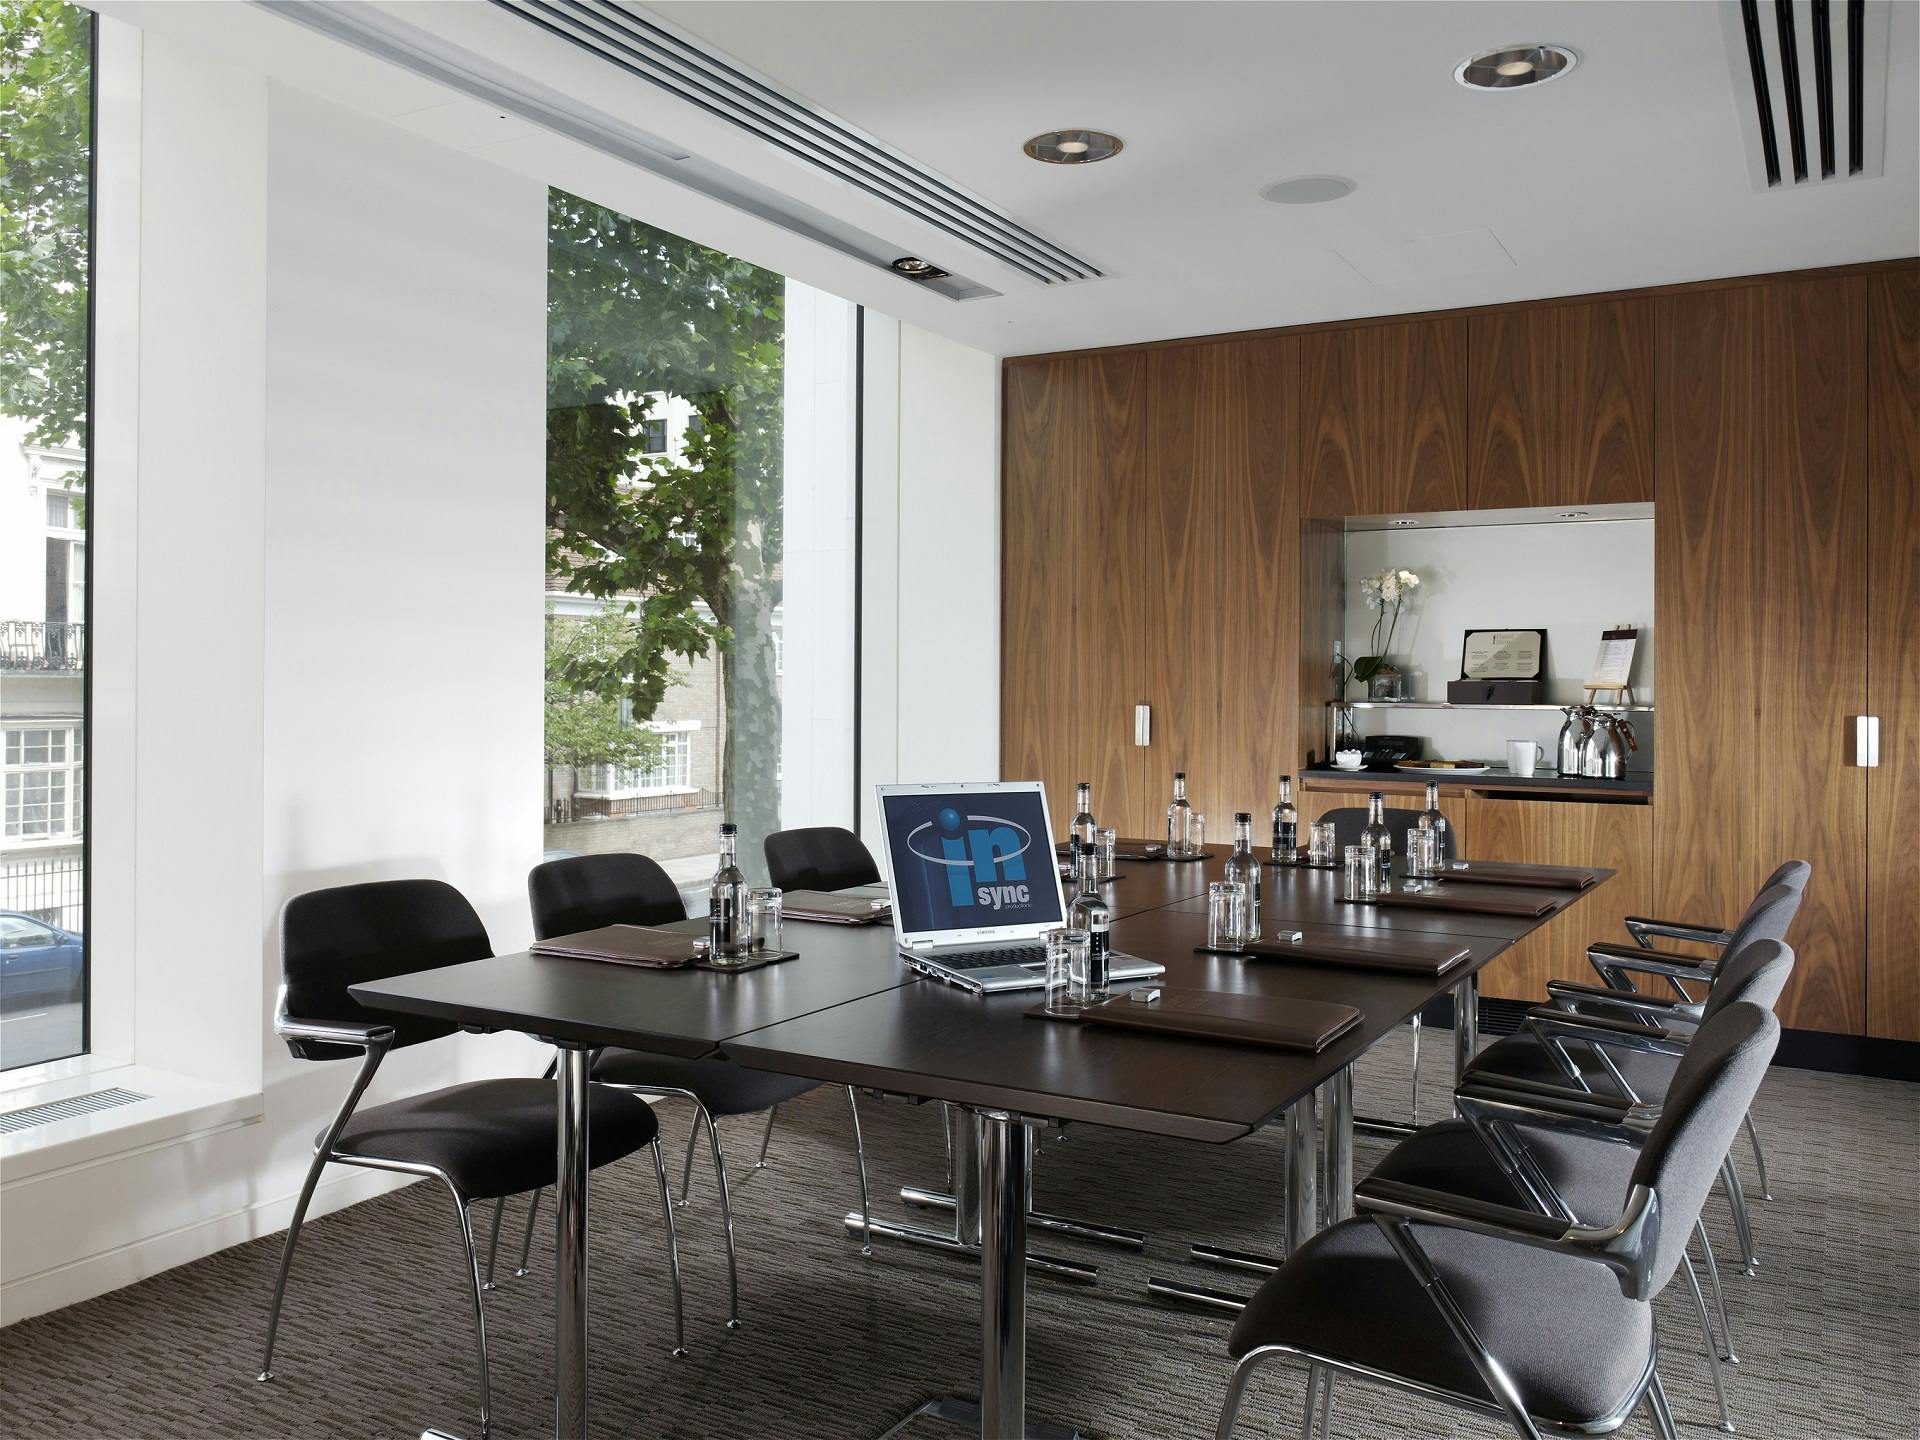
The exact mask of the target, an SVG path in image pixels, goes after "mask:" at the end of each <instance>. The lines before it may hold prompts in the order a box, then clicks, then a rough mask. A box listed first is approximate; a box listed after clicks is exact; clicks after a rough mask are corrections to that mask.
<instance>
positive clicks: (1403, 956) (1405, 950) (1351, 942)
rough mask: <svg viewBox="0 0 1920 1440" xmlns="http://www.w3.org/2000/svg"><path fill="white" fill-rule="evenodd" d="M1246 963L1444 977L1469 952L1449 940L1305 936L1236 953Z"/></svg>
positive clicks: (1267, 942)
mask: <svg viewBox="0 0 1920 1440" xmlns="http://www.w3.org/2000/svg"><path fill="white" fill-rule="evenodd" d="M1240 953H1241V954H1243V955H1245V956H1246V957H1247V958H1248V959H1249V960H1282V961H1290V962H1298V963H1302V964H1308V965H1345V966H1349V967H1351V968H1352V969H1355V970H1391V971H1394V972H1397V973H1400V974H1407V975H1435V976H1438V975H1444V974H1446V973H1447V971H1449V970H1451V969H1452V968H1453V967H1454V966H1456V965H1458V964H1459V963H1460V962H1461V961H1462V960H1465V959H1467V958H1468V957H1470V956H1471V955H1472V954H1473V951H1472V950H1471V949H1469V948H1468V947H1467V946H1465V945H1456V944H1454V943H1453V942H1452V941H1450V940H1409V939H1407V938H1405V937H1404V936H1395V937H1388V936H1384V935H1383V936H1378V937H1376V936H1371V935H1337V936H1312V935H1309V936H1307V937H1305V938H1304V939H1302V940H1300V941H1299V942H1298V943H1295V944H1282V943H1281V942H1280V941H1277V940H1256V941H1255V942H1254V943H1253V944H1251V945H1249V946H1247V948H1246V949H1245V950H1243V951H1241V952H1240Z"/></svg>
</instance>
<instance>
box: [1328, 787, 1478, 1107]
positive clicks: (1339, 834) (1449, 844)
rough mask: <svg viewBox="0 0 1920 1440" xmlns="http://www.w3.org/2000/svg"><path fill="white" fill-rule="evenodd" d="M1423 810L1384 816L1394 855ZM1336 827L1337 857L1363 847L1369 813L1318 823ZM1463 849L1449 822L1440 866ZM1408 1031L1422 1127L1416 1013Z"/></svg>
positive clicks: (1346, 809) (1342, 813) (1352, 812)
mask: <svg viewBox="0 0 1920 1440" xmlns="http://www.w3.org/2000/svg"><path fill="white" fill-rule="evenodd" d="M1424 813H1425V812H1424V811H1420V810H1403V809H1394V808H1392V807H1389V808H1388V809H1387V810H1386V811H1385V814H1384V816H1383V823H1384V824H1385V825H1386V827H1387V833H1388V834H1389V835H1391V836H1393V853H1394V854H1396V855H1404V854H1406V853H1407V832H1408V831H1409V830H1411V829H1413V828H1414V826H1416V825H1418V824H1419V823H1420V817H1421V815H1422V814H1424ZM1328 822H1331V823H1332V825H1333V843H1334V848H1335V853H1336V854H1337V853H1338V852H1339V851H1341V850H1343V849H1345V847H1347V846H1348V845H1358V844H1359V843H1360V832H1361V831H1362V830H1364V829H1366V828H1367V812H1366V808H1365V807H1364V806H1355V805H1344V806H1342V807H1341V808H1340V809H1338V810H1329V811H1327V812H1326V813H1325V814H1324V815H1322V816H1321V817H1320V821H1319V823H1321V824H1326V823H1328ZM1460 848H1461V839H1460V830H1459V827H1458V826H1456V825H1454V824H1453V823H1452V822H1449V823H1448V825H1447V831H1446V837H1445V839H1444V840H1443V842H1442V843H1441V846H1440V863H1441V864H1443V865H1444V864H1448V863H1450V862H1451V861H1452V860H1453V859H1454V857H1456V856H1457V855H1459V853H1460ZM1407 1028H1408V1029H1409V1030H1411V1031H1412V1032H1413V1098H1412V1107H1411V1116H1412V1120H1413V1123H1414V1124H1415V1125H1418V1124H1419V1123H1420V1031H1421V1029H1422V1024H1421V1020H1420V1016H1419V1015H1418V1014H1417V1013H1416V1014H1415V1015H1414V1016H1413V1018H1412V1019H1410V1020H1408V1021H1407Z"/></svg>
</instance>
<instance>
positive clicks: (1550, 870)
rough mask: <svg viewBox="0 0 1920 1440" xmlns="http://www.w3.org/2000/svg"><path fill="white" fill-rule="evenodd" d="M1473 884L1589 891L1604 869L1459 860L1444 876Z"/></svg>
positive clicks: (1444, 877)
mask: <svg viewBox="0 0 1920 1440" xmlns="http://www.w3.org/2000/svg"><path fill="white" fill-rule="evenodd" d="M1441 878H1442V879H1446V880H1463V881H1465V882H1467V883H1468V884H1470V885H1517V886H1520V887H1522V888H1524V889H1531V890H1585V889H1587V888H1588V887H1589V886H1592V885H1597V884H1599V883H1600V872H1599V871H1597V870H1589V869H1587V868H1586V867H1585V866H1582V865H1519V864H1515V863H1513V862H1511V861H1507V860H1456V861H1454V862H1453V864H1452V865H1451V866H1450V867H1449V868H1448V870H1447V872H1446V874H1445V875H1444V876H1442V877H1441Z"/></svg>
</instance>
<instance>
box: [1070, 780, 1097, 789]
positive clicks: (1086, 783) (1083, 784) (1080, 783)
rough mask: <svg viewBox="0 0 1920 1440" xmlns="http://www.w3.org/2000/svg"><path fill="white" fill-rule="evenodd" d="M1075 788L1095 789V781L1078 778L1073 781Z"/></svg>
mask: <svg viewBox="0 0 1920 1440" xmlns="http://www.w3.org/2000/svg"><path fill="white" fill-rule="evenodd" d="M1073 788H1074V789H1076V790H1091V789H1093V782H1092V781H1091V780H1076V781H1074V782H1073Z"/></svg>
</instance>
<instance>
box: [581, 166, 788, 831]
mask: <svg viewBox="0 0 1920 1440" xmlns="http://www.w3.org/2000/svg"><path fill="white" fill-rule="evenodd" d="M548 224H549V237H548V238H549V244H548V256H549V260H548V274H547V390H548V394H547V523H548V526H549V532H548V533H549V537H550V538H549V546H548V568H549V570H550V571H551V572H552V573H554V574H556V575H564V576H566V577H567V579H566V584H567V588H568V589H569V590H572V591H575V592H578V593H582V594H587V595H594V596H598V597H602V598H604V599H608V600H615V599H619V598H620V597H626V601H625V604H626V606H627V609H628V613H629V618H630V620H631V622H632V643H631V644H630V645H629V646H627V647H626V648H625V650H624V652H623V653H622V654H621V655H619V656H618V657H614V658H610V659H609V660H608V661H607V663H606V665H605V667H604V669H603V670H602V677H601V678H602V679H604V680H605V681H607V682H608V683H617V684H619V685H620V686H621V687H623V689H624V693H625V694H626V696H627V697H628V698H629V699H631V701H632V703H633V716H634V718H635V719H636V720H649V719H651V718H653V716H654V714H655V713H656V711H657V710H658V708H659V705H660V702H661V700H662V699H663V698H664V696H665V694H666V690H667V686H668V684H669V683H670V679H671V675H672V668H673V664H674V660H675V659H676V657H678V658H681V659H684V660H687V661H689V662H691V661H693V660H695V659H697V658H699V657H700V656H702V655H704V654H706V653H707V652H708V650H710V649H714V650H717V651H718V652H719V659H720V669H721V683H722V685H723V687H724V693H725V697H726V700H727V716H728V725H727V747H726V753H725V757H724V762H723V773H722V782H721V783H722V789H723V792H724V794H725V797H726V803H727V808H728V811H729V814H730V816H731V818H733V819H734V820H735V821H737V822H738V823H739V824H740V826H741V829H742V832H743V833H744V834H745V835H747V836H753V835H757V834H765V833H766V832H767V831H769V830H771V829H774V828H776V826H777V823H778V807H777V794H778V790H777V775H778V761H779V751H780V707H779V692H778V690H777V688H776V686H775V683H774V659H773V643H772V630H773V609H774V606H775V605H777V604H778V603H779V600H780V582H779V578H778V576H779V563H780V554H781V543H782V529H781V491H782V474H781V440H782V436H781V404H782V400H781V388H782V384H783V362H784V353H783V346H784V340H785V286H784V282H783V280H782V279H781V277H780V276H778V275H775V274H771V273H770V272H768V271H765V270H762V269H760V268H758V267H757V266H753V265H749V264H747V263H746V262H745V261H742V260H736V259H734V258H733V257H731V256H729V255H723V254H721V253H720V252H719V251H716V250H709V249H707V248H706V247H705V246H702V245H696V244H694V243H693V242H692V241H689V240H684V239H682V238H680V237H679V236H677V235H671V234H668V233H667V232H665V231H663V230H656V229H654V228H653V227H651V226H648V225H643V224H642V223H640V222H639V221H637V220H634V219H632V218H631V217H629V216H626V215H622V214H620V213H619V212H618V211H615V210H609V209H607V208H606V207H604V206H600V205H595V204H592V203H590V202H588V201H585V200H582V199H580V198H578V197H577V196H573V195H569V194H567V193H566V192H564V191H560V190H554V191H551V192H550V197H549V205H548ZM664 396H678V397H680V398H682V399H684V400H686V401H687V402H688V403H690V404H691V405H692V406H693V408H694V410H695V412H696V413H697V415H698V416H699V419H700V424H699V426H697V427H695V428H694V430H693V431H692V432H691V433H690V434H689V436H688V438H687V443H686V444H685V445H684V446H682V447H680V451H679V453H678V454H666V455H648V454H646V453H645V443H646V421H648V420H649V419H653V418H657V417H656V414H655V412H656V410H657V409H658V407H659V403H660V399H661V397H664Z"/></svg>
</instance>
